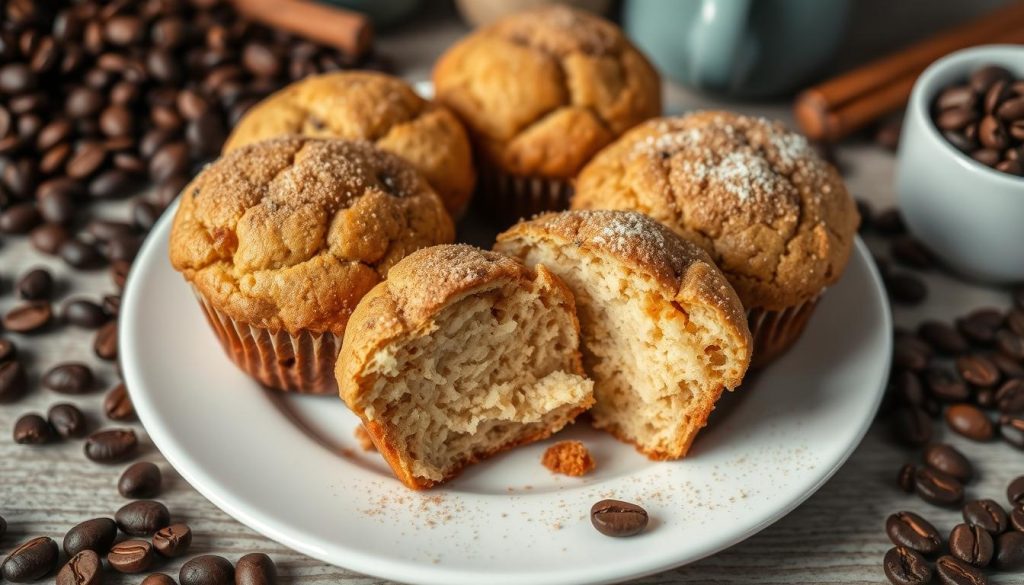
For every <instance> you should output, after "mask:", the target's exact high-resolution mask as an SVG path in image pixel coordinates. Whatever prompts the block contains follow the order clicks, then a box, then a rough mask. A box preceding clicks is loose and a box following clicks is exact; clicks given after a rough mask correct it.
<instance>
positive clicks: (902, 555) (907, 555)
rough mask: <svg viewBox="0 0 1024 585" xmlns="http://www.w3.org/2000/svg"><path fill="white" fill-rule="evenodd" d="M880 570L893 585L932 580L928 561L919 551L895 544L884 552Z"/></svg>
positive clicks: (921, 582)
mask: <svg viewBox="0 0 1024 585" xmlns="http://www.w3.org/2000/svg"><path fill="white" fill-rule="evenodd" d="M882 570H883V571H885V576H886V577H887V578H888V579H889V582H890V583H892V584H893V585H926V584H927V583H931V580H932V568H931V565H929V564H928V561H926V560H925V558H924V557H923V556H921V553H919V552H917V551H916V550H914V549H911V548H907V547H905V546H895V547H893V548H890V549H889V550H888V552H886V553H885V558H884V559H883V560H882Z"/></svg>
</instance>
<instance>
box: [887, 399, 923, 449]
mask: <svg viewBox="0 0 1024 585" xmlns="http://www.w3.org/2000/svg"><path fill="white" fill-rule="evenodd" d="M892 431H893V436H894V437H895V438H896V440H897V441H899V442H901V443H903V444H904V445H908V446H911V447H920V446H921V445H925V444H927V443H928V442H929V441H931V440H932V419H931V417H929V416H928V413H926V412H925V411H924V410H922V409H920V408H915V407H912V406H909V407H902V408H899V409H897V410H896V411H895V413H893V417H892Z"/></svg>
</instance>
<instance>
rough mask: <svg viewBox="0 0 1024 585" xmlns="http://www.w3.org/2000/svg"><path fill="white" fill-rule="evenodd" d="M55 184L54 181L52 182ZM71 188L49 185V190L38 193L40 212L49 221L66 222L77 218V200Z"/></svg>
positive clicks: (37, 199)
mask: <svg viewBox="0 0 1024 585" xmlns="http://www.w3.org/2000/svg"><path fill="white" fill-rule="evenodd" d="M50 185H53V183H50ZM72 195H73V193H72V192H71V190H70V189H68V188H65V187H61V186H60V185H59V184H58V185H57V186H55V187H51V186H48V187H47V191H45V192H42V193H41V194H37V195H36V201H37V202H38V206H39V213H40V215H42V217H43V219H44V220H45V221H47V222H49V223H55V224H66V223H69V222H71V220H73V219H74V218H75V202H74V198H73V197H72Z"/></svg>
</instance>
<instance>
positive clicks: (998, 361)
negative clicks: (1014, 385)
mask: <svg viewBox="0 0 1024 585" xmlns="http://www.w3.org/2000/svg"><path fill="white" fill-rule="evenodd" d="M988 359H990V360H992V363H993V364H995V365H996V367H997V368H999V371H1000V372H1002V373H1003V377H1006V378H1024V361H1021V362H1018V361H1015V360H1012V359H1010V358H1008V357H1006V356H1005V355H1003V354H1001V353H992V354H989V356H988Z"/></svg>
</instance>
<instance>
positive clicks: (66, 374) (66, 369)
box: [41, 362, 95, 394]
mask: <svg viewBox="0 0 1024 585" xmlns="http://www.w3.org/2000/svg"><path fill="white" fill-rule="evenodd" d="M41 383H42V385H43V387H44V388H47V389H49V390H53V391H54V392H57V393H60V394H85V393H86V392H89V391H90V390H92V389H93V385H94V383H95V377H94V376H93V373H92V369H91V368H90V367H89V366H87V365H85V364H83V363H78V362H68V363H65V364H60V365H58V366H54V367H53V368H51V369H50V370H48V371H47V372H46V373H45V374H43V378H42V380H41Z"/></svg>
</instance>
